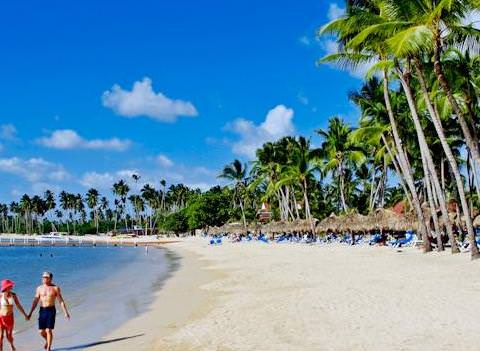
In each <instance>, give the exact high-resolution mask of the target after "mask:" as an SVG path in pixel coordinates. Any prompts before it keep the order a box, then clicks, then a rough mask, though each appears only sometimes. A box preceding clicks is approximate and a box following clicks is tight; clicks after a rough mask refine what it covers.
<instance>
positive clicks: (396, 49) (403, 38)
mask: <svg viewBox="0 0 480 351" xmlns="http://www.w3.org/2000/svg"><path fill="white" fill-rule="evenodd" d="M421 2H422V1H419V2H418V3H421ZM418 3H416V4H417V5H418ZM444 3H446V2H444ZM423 5H426V7H427V8H429V9H430V10H431V5H432V2H430V1H428V0H426V1H424V2H423ZM385 6H386V7H387V9H388V10H387V11H385V12H384V13H383V14H382V12H381V11H380V14H381V15H380V16H378V18H377V21H375V23H373V24H370V25H369V26H367V27H366V28H364V29H363V30H362V31H361V32H360V33H359V34H358V35H357V36H356V37H355V38H353V39H352V41H351V43H354V45H360V44H361V43H362V42H363V43H365V42H368V43H382V44H381V45H382V47H383V46H384V44H383V43H385V42H387V43H388V44H389V48H388V49H389V50H390V49H391V52H392V53H393V54H394V55H395V61H394V63H393V65H394V69H395V71H396V73H397V75H398V77H399V78H400V83H401V85H402V88H403V89H404V91H405V94H406V97H407V101H408V104H409V108H410V110H411V115H412V119H413V121H414V125H415V129H416V132H417V136H418V142H419V145H420V150H421V154H422V160H424V163H426V164H424V174H425V177H426V178H425V179H426V180H431V181H432V184H433V187H432V188H430V185H429V184H428V185H427V190H429V189H431V190H432V191H433V192H434V193H433V194H431V196H429V197H435V196H437V197H439V202H440V206H441V209H442V212H443V214H444V218H445V219H446V228H447V233H448V235H449V237H450V241H451V243H452V252H458V249H457V248H456V246H455V239H454V237H453V232H452V230H451V225H450V223H449V222H448V219H447V218H448V211H447V206H446V201H445V199H444V197H443V192H442V189H441V186H440V182H439V178H438V175H437V172H436V170H435V165H434V163H433V161H432V157H431V154H430V150H429V146H428V144H427V143H426V140H425V136H424V133H423V127H422V125H421V123H420V119H419V116H418V108H417V105H416V101H415V97H414V93H413V91H412V87H411V84H410V72H409V66H408V64H409V61H410V59H411V58H412V55H413V56H415V55H416V56H417V57H416V59H415V60H414V62H415V66H416V69H417V74H418V78H419V82H420V85H421V87H422V91H423V97H424V100H425V101H426V104H427V109H428V111H429V114H430V117H431V120H432V122H433V125H434V127H435V130H436V131H437V134H438V136H439V139H440V142H441V144H442V146H443V148H444V151H445V154H446V157H447V160H448V161H449V163H450V166H451V168H452V170H453V173H454V175H455V179H456V181H457V187H458V191H459V195H460V200H461V202H462V207H463V208H464V212H465V211H466V210H467V209H468V204H467V203H466V200H465V196H464V190H463V182H462V180H461V176H460V172H459V171H458V166H457V164H456V162H455V160H454V157H453V154H452V152H451V150H450V147H449V145H448V142H447V139H446V137H445V133H444V130H443V127H442V125H441V121H440V119H439V117H438V115H437V114H436V112H435V110H434V108H433V106H432V104H431V103H430V97H429V93H428V91H427V90H426V84H425V79H424V77H423V70H422V67H421V66H420V61H419V58H418V55H420V52H422V51H423V52H424V51H425V49H426V47H425V46H424V45H425V41H427V42H428V40H427V39H428V38H427V39H426V38H425V36H426V37H428V36H429V34H428V33H429V31H430V29H428V28H427V27H428V25H427V24H425V23H424V24H421V25H420V26H419V25H418V23H416V22H415V18H416V16H418V11H421V13H422V15H424V13H423V12H424V11H425V8H423V9H422V8H420V7H421V6H418V7H416V6H415V4H413V3H412V4H410V3H409V5H405V4H402V3H400V2H398V1H392V0H385ZM412 9H413V10H414V11H412ZM438 10H439V11H440V12H441V9H438ZM392 14H393V16H392ZM417 20H425V18H423V19H417ZM429 20H433V19H429ZM402 21H403V22H402ZM434 21H436V20H434ZM397 27H398V28H397ZM402 29H403V30H402ZM389 36H390V38H389ZM403 59H406V60H407V62H406V65H405V68H406V69H404V70H402V69H401V67H400V64H399V62H400V60H403ZM447 95H448V94H447ZM459 120H460V118H459ZM466 139H467V144H468V136H466ZM466 206H467V207H466ZM467 212H469V211H467ZM466 216H469V215H466ZM434 217H435V214H434ZM434 220H435V218H434ZM466 222H467V229H468V232H469V234H470V236H472V235H473V226H472V225H471V219H469V218H467V220H466ZM473 241H474V240H473ZM439 247H440V245H439ZM474 251H477V252H476V253H474ZM476 255H478V250H477V249H476V245H475V248H473V246H472V257H475V256H476Z"/></svg>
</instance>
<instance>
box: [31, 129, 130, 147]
mask: <svg viewBox="0 0 480 351" xmlns="http://www.w3.org/2000/svg"><path fill="white" fill-rule="evenodd" d="M37 142H38V143H39V144H41V145H43V146H46V147H49V148H53V149H61V150H68V149H90V150H113V151H125V150H126V149H128V148H129V147H130V146H131V144H132V142H131V141H130V140H127V139H119V138H112V139H92V140H87V139H84V138H82V137H81V136H80V135H79V134H78V133H77V132H76V131H74V130H71V129H61V130H56V131H54V132H53V133H52V134H51V135H50V136H49V137H45V138H40V139H38V140H37Z"/></svg>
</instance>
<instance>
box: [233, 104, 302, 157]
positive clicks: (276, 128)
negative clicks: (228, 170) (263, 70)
mask: <svg viewBox="0 0 480 351" xmlns="http://www.w3.org/2000/svg"><path fill="white" fill-rule="evenodd" d="M293 114H294V112H293V110H292V109H289V108H287V107H285V106H284V105H278V106H276V107H275V108H273V109H271V110H270V111H269V112H268V114H267V116H266V118H265V121H264V122H263V123H261V124H260V125H258V126H257V125H255V124H254V123H253V122H252V121H249V120H246V119H244V118H239V119H237V120H235V121H233V122H232V123H230V124H228V125H227V126H226V129H227V130H230V131H232V132H233V133H235V134H238V135H239V137H240V140H238V141H237V142H234V143H233V145H232V151H233V153H235V154H238V155H244V156H248V157H251V158H253V157H255V151H256V150H257V149H258V148H260V147H261V146H262V145H263V144H264V143H266V142H267V141H274V140H277V139H279V138H281V137H284V136H287V135H291V134H292V133H294V132H295V127H294V125H293V123H292V119H293Z"/></svg>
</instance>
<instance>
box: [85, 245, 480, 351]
mask: <svg viewBox="0 0 480 351" xmlns="http://www.w3.org/2000/svg"><path fill="white" fill-rule="evenodd" d="M169 248H170V249H171V250H173V251H174V252H176V253H177V254H179V255H181V256H182V257H183V260H182V266H181V268H180V269H179V270H178V271H177V273H176V274H175V276H174V277H173V278H171V279H170V280H168V281H167V283H166V285H165V286H164V288H163V289H162V290H161V291H160V292H159V293H158V294H157V298H156V300H155V301H154V303H153V304H152V309H151V310H150V311H149V312H147V313H145V314H143V315H141V316H139V317H137V318H136V319H135V320H132V321H130V322H129V323H127V324H125V325H124V326H122V327H121V328H120V329H119V330H117V331H115V332H114V333H112V334H111V335H109V336H107V337H106V338H105V340H110V339H112V338H116V337H124V336H129V335H135V334H144V335H142V336H140V337H137V338H133V339H129V340H125V341H119V342H112V343H108V344H105V345H102V346H98V347H94V348H91V349H92V350H116V351H118V350H138V351H142V350H154V351H157V350H158V351H159V350H174V351H177V350H178V351H180V350H219V351H220V350H256V351H263V350H282V351H284V350H345V351H346V350H369V351H371V350H479V349H480V316H479V315H478V314H479V312H480V261H479V262H471V261H470V260H469V256H468V255H467V254H461V255H456V256H452V255H450V254H449V253H442V254H438V253H431V254H428V255H425V254H422V253H421V252H420V251H418V250H417V249H402V250H401V251H402V252H397V250H395V249H391V248H385V247H368V246H360V247H348V246H334V245H332V246H324V247H320V246H307V245H289V244H286V245H265V244H260V243H249V244H224V245H223V246H220V247H209V246H208V245H207V243H206V241H205V240H200V239H198V240H187V241H185V242H182V243H177V244H171V245H170V246H169Z"/></svg>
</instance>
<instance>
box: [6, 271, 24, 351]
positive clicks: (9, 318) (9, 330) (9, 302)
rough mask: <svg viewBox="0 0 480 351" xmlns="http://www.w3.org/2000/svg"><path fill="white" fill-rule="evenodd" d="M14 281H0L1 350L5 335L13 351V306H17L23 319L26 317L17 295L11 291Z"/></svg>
mask: <svg viewBox="0 0 480 351" xmlns="http://www.w3.org/2000/svg"><path fill="white" fill-rule="evenodd" d="M14 286H15V283H14V282H12V281H11V280H8V279H4V280H2V283H1V288H0V290H1V293H0V351H2V350H3V336H4V335H5V336H6V337H7V340H8V342H9V343H10V346H11V348H12V351H15V350H16V349H15V346H14V345H13V326H14V319H13V308H14V306H17V308H18V310H19V311H20V312H22V314H23V315H24V316H25V319H28V316H27V314H26V313H25V310H24V309H23V307H22V304H21V303H20V300H19V299H18V297H17V295H16V294H15V293H14V292H13V291H12V289H13V287H14Z"/></svg>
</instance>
